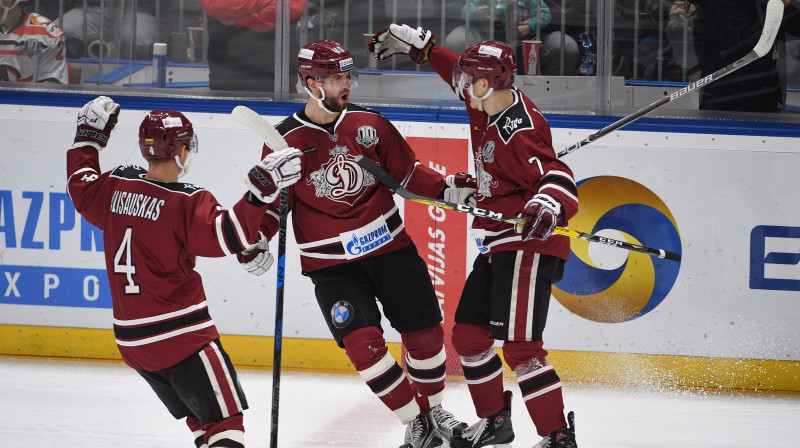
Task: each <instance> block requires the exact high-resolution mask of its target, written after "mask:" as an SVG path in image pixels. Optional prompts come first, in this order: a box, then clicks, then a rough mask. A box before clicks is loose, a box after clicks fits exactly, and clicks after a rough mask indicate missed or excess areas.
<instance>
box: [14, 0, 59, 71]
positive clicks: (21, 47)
mask: <svg viewBox="0 0 800 448" xmlns="http://www.w3.org/2000/svg"><path fill="white" fill-rule="evenodd" d="M20 1H25V0H0V11H2V14H0V81H17V82H55V83H60V84H66V83H67V82H68V81H69V79H68V78H69V75H68V69H67V51H66V48H65V47H64V33H62V32H61V30H60V29H59V28H58V27H57V26H56V24H55V23H53V22H51V21H50V19H48V18H46V17H44V16H42V15H39V14H35V13H31V12H26V11H24V10H23V9H22V7H21V6H19V3H20Z"/></svg>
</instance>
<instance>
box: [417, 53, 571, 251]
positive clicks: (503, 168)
mask: <svg viewBox="0 0 800 448" xmlns="http://www.w3.org/2000/svg"><path fill="white" fill-rule="evenodd" d="M458 58H459V55H458V54H457V53H456V52H454V51H452V50H450V49H447V48H445V47H440V46H434V47H433V48H431V51H430V54H429V60H430V64H431V66H432V67H433V68H434V70H436V72H437V73H439V75H440V76H441V77H442V78H443V79H444V80H445V81H446V82H447V83H448V84H450V82H451V80H452V73H453V66H454V65H455V64H456V62H457V61H458ZM511 92H512V94H513V95H514V103H513V104H511V106H509V107H508V108H506V109H505V110H503V111H502V112H500V113H498V114H496V115H493V116H489V115H488V114H486V113H485V112H481V111H479V110H477V109H473V108H472V107H470V105H469V102H467V103H466V106H467V115H468V116H469V124H470V139H471V142H472V143H471V144H472V153H473V157H474V160H475V177H476V179H477V182H478V191H477V193H476V195H475V196H476V199H477V202H478V207H480V208H483V209H486V210H491V211H494V212H500V213H504V214H506V215H518V214H519V213H520V212H521V211H522V209H523V208H524V207H525V203H527V202H528V200H530V199H531V198H532V197H533V196H534V195H536V194H538V193H542V194H547V195H550V196H552V197H553V198H554V199H556V200H557V201H559V202H560V203H561V207H562V209H561V215H560V218H559V222H558V223H557V225H559V226H566V225H567V221H568V220H569V219H570V218H571V217H572V216H574V215H575V214H576V213H577V212H578V188H577V186H576V185H575V179H574V177H573V175H572V170H570V168H569V167H568V166H567V165H566V164H565V163H564V162H562V161H561V160H560V159H558V157H556V154H555V151H554V150H553V141H552V136H551V135H550V125H549V124H548V123H547V120H546V119H545V118H544V116H543V115H542V113H541V112H539V109H537V108H536V106H535V105H534V104H533V102H532V101H531V100H530V99H528V97H526V96H525V95H524V94H523V93H522V92H520V91H519V90H518V89H517V88H516V87H514V86H512V87H511ZM472 228H473V233H474V236H475V241H476V242H477V244H478V248H479V250H480V251H481V253H485V254H488V253H492V252H496V251H507V250H527V251H531V252H538V253H541V254H547V255H553V256H556V257H559V258H563V259H565V260H566V259H567V258H568V257H569V238H568V237H565V236H562V235H553V236H551V237H550V238H548V239H547V240H545V241H540V240H536V239H531V240H529V241H522V238H521V237H520V234H518V233H516V232H515V230H514V225H513V224H508V223H505V222H502V221H496V220H492V219H489V218H475V219H474V220H473V222H472Z"/></svg>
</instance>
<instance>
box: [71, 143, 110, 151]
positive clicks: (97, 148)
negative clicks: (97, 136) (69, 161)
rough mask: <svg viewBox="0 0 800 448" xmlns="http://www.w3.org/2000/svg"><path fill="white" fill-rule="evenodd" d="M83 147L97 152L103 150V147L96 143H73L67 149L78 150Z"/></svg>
mask: <svg viewBox="0 0 800 448" xmlns="http://www.w3.org/2000/svg"><path fill="white" fill-rule="evenodd" d="M84 146H91V147H92V148H94V149H96V150H97V152H100V151H102V150H103V148H104V147H103V146H101V145H100V144H98V143H96V142H75V143H73V144H72V147H70V148H69V149H78V148H83V147H84Z"/></svg>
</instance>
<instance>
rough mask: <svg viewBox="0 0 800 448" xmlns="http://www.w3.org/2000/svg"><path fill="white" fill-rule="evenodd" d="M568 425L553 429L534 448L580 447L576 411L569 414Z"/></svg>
mask: <svg viewBox="0 0 800 448" xmlns="http://www.w3.org/2000/svg"><path fill="white" fill-rule="evenodd" d="M567 425H568V426H567V427H566V428H561V429H559V430H556V431H553V432H551V433H550V434H548V435H547V437H545V438H543V439H542V440H541V441H540V442H539V443H537V444H536V445H534V446H533V448H578V443H577V442H576V441H575V413H574V412H572V411H570V412H569V414H567Z"/></svg>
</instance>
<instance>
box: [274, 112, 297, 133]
mask: <svg viewBox="0 0 800 448" xmlns="http://www.w3.org/2000/svg"><path fill="white" fill-rule="evenodd" d="M302 126H303V122H301V121H300V120H298V119H297V117H295V116H294V115H289V116H288V117H286V118H284V119H283V120H281V122H280V123H278V124H276V125H275V130H277V131H278V132H279V133H280V134H281V135H286V134H288V133H290V132H292V131H293V130H295V129H297V128H299V127H302Z"/></svg>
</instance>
